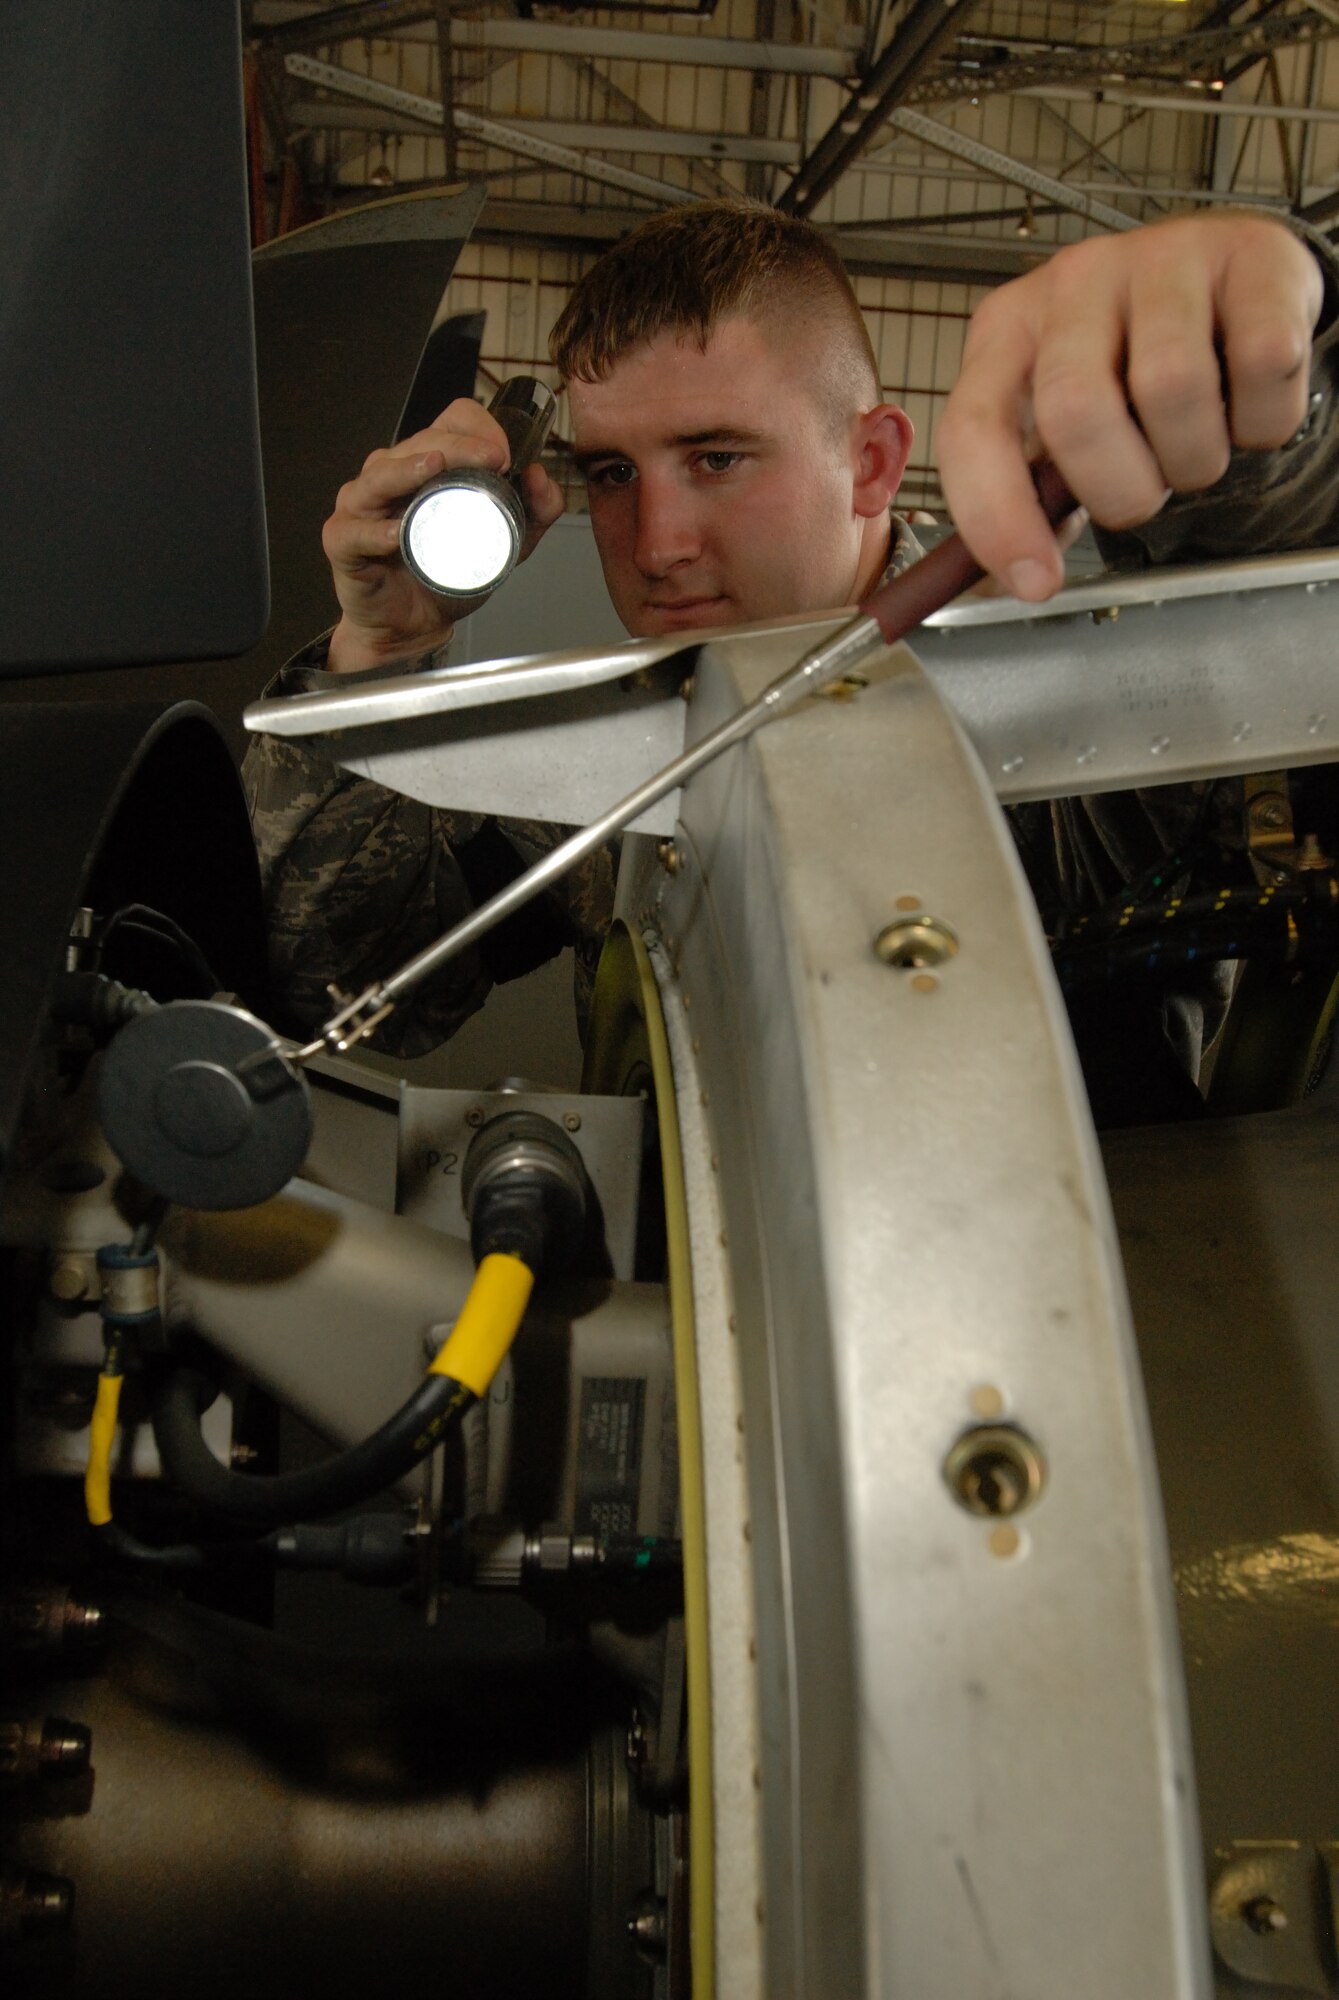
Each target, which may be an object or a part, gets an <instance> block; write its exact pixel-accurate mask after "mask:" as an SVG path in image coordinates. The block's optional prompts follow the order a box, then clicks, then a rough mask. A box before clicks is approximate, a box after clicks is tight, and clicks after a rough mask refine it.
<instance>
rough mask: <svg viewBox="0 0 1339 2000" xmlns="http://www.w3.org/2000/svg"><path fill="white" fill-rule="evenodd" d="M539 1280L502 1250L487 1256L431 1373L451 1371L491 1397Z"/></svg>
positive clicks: (475, 1275)
mask: <svg viewBox="0 0 1339 2000" xmlns="http://www.w3.org/2000/svg"><path fill="white" fill-rule="evenodd" d="M534 1282H535V1274H534V1272H533V1271H532V1270H531V1269H530V1267H529V1265H528V1264H523V1263H522V1262H521V1260H520V1258H519V1257H509V1256H506V1255H505V1254H504V1253H502V1252H500V1251H494V1252H493V1253H492V1254H491V1255H490V1256H487V1257H485V1258H484V1260H483V1262H482V1263H481V1264H480V1266H479V1268H478V1270H477V1271H476V1272H475V1274H474V1283H473V1284H472V1285H471V1286H470V1290H469V1296H468V1298H467V1299H466V1300H465V1303H464V1305H463V1306H462V1307H461V1309H460V1316H459V1318H458V1319H457V1321H456V1323H455V1325H454V1326H453V1327H452V1329H451V1331H450V1333H449V1334H448V1336H447V1338H446V1339H445V1340H444V1341H443V1342H442V1345H441V1347H440V1348H439V1349H438V1350H437V1353H436V1354H435V1355H434V1357H433V1360H432V1364H431V1366H430V1367H429V1369H428V1373H429V1375H449V1376H451V1378H452V1380H453V1381H456V1382H463V1383H464V1385H465V1387H466V1388H467V1389H472V1390H473V1391H474V1393H475V1395H476V1396H484V1395H486V1394H487V1393H488V1385H489V1383H490V1382H491V1381H492V1379H493V1377H494V1376H495V1375H496V1374H497V1371H498V1369H499V1368H500V1367H501V1366H502V1363H503V1361H504V1359H505V1358H506V1353H507V1349H508V1348H509V1347H510V1346H511V1344H512V1342H513V1340H515V1338H516V1333H517V1329H518V1328H519V1326H520V1324H521V1321H522V1319H523V1318H524V1316H525V1308H526V1305H527V1304H528V1302H529V1299H530V1293H531V1290H532V1288H533V1286H534Z"/></svg>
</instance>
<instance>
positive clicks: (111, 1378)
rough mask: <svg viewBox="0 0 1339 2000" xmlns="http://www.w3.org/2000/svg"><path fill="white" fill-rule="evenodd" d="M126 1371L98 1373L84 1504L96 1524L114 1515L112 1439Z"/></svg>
mask: <svg viewBox="0 0 1339 2000" xmlns="http://www.w3.org/2000/svg"><path fill="white" fill-rule="evenodd" d="M124 1380H125V1377H124V1375H99V1377H98V1394H97V1400H96V1402H95V1403H94V1405H93V1418H92V1421H91V1422H90V1424H89V1426H88V1469H87V1471H86V1472H85V1473H84V1506H85V1509H86V1510H87V1513H88V1518H89V1520H90V1521H91V1522H92V1524H93V1526H94V1527H95V1528H105V1527H107V1526H108V1524H109V1523H110V1521H111V1518H112V1441H113V1439H114V1438H115V1436H116V1415H117V1411H118V1410H119V1409H120V1406H121V1384H122V1382H124Z"/></svg>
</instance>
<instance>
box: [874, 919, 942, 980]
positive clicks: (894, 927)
mask: <svg viewBox="0 0 1339 2000" xmlns="http://www.w3.org/2000/svg"><path fill="white" fill-rule="evenodd" d="M957 952H958V940H957V937H956V936H955V935H954V933H953V932H952V931H951V930H950V929H949V927H948V925H947V924H945V923H941V922H940V920H939V918H938V917H931V916H917V917H910V916H908V917H902V918H900V919H899V920H898V921H897V922H896V923H893V924H886V925H885V926H884V928H883V929H882V930H881V931H880V932H879V933H878V935H877V936H876V937H875V939H874V956H875V957H876V958H877V959H878V960H879V961H880V962H881V964H883V965H891V966H895V967H896V968H897V969H898V970H899V971H902V972H924V971H925V970H926V969H927V968H930V967H933V966H937V965H943V964H944V962H945V960H946V959H950V958H955V957H956V956H957Z"/></svg>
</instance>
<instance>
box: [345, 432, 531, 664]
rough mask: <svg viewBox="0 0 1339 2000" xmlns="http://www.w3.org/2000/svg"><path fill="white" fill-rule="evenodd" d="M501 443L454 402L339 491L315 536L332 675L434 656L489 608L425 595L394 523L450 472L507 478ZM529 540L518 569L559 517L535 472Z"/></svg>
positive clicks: (526, 494) (526, 492)
mask: <svg viewBox="0 0 1339 2000" xmlns="http://www.w3.org/2000/svg"><path fill="white" fill-rule="evenodd" d="M509 464H510V448H509V446H508V443H507V438H506V434H505V432H504V431H503V429H502V427H501V425H500V424H498V423H497V422H496V421H495V420H494V419H493V418H492V417H491V416H490V415H489V414H488V412H487V410H485V409H482V408H481V407H480V405H479V404H478V403H475V402H472V401H471V400H470V399H469V398H468V397H462V398H460V399H459V400H458V401H456V402H454V403H452V404H450V405H449V407H448V408H447V409H445V410H443V412H442V414H441V416H440V417H438V419H437V420H436V422H435V423H432V424H429V426H428V428H427V429H426V430H422V431H417V432H415V434H414V435H413V436H412V437H408V438H404V439H403V440H402V441H401V442H400V443H399V444H397V445H392V446H391V447H390V448H389V449H388V450H385V451H374V452H373V453H372V454H371V456H370V457H369V458H368V459H367V460H366V461H365V462H364V465H363V469H362V471H361V472H360V473H359V474H358V476H357V478H356V479H351V480H350V481H349V482H348V484H347V485H345V486H342V487H341V488H340V490H339V493H338V495H337V496H336V500H335V511H334V513H333V514H332V515H331V516H330V519H329V520H328V521H327V522H326V524H325V526H324V528H323V529H322V531H321V544H322V547H323V548H324V550H325V553H326V558H327V560H328V561H329V564H330V569H331V574H332V576H333V578H334V584H335V595H336V596H337V597H338V599H339V603H340V611H341V616H340V620H339V623H338V624H337V625H336V627H335V629H334V632H333V633H332V634H331V639H330V656H329V665H330V669H331V671H332V672H333V673H342V674H349V673H360V672H362V671H364V670H365V669H366V668H368V667H379V666H384V665H386V664H387V663H388V662H390V661H392V660H408V659H412V658H414V657H415V656H417V655H418V654H420V653H426V652H428V651H430V650H431V649H432V648H434V647H437V646H442V645H444V644H445V643H446V641H447V639H449V637H450V636H451V628H452V626H453V625H454V624H455V621H456V620H457V619H458V618H460V617H463V616H464V615H465V614H466V613H467V612H469V611H473V610H477V609H478V607H479V606H480V605H481V604H483V603H485V602H486V601H487V596H488V593H487V592H484V593H483V594H481V595H480V596H479V597H478V598H477V599H470V600H467V601H466V602H463V603H462V602H461V601H460V600H459V599H456V600H452V601H448V600H447V599H445V598H442V597H440V596H438V595H437V594H436V592H434V591H431V590H427V589H425V588H424V586H423V585H422V584H420V583H419V582H418V581H417V579H416V578H415V577H414V576H412V575H411V573H410V572H409V570H407V569H406V568H405V565H404V563H403V562H402V561H401V559H400V548H399V535H400V516H401V514H402V513H403V512H404V509H405V506H406V503H407V502H408V501H410V500H411V499H412V498H413V496H414V495H415V493H417V492H418V491H419V489H420V488H421V487H423V486H426V485H427V484H428V482H429V481H430V480H433V479H436V478H438V477H440V475H441V474H442V473H443V472H446V471H448V470H454V469H455V468H456V467H458V466H477V467H481V468H483V469H485V470H488V471H491V472H506V471H507V470H508V467H509ZM521 492H522V498H523V499H524V502H525V511H526V518H527V521H528V523H529V530H528V533H527V535H526V538H525V543H524V546H523V549H522V557H521V559H522V561H524V559H525V557H526V556H528V555H529V553H530V551H531V549H533V548H534V546H535V544H536V542H538V540H539V538H540V536H541V535H542V534H543V533H544V531H545V529H546V528H549V527H551V526H552V524H553V523H554V522H555V521H556V520H557V518H558V516H559V515H560V514H561V513H562V511H563V496H562V492H561V489H560V488H559V487H558V486H556V485H555V484H554V482H553V480H551V479H550V478H549V476H548V474H547V473H546V472H545V471H544V470H543V468H542V467H541V466H539V465H530V466H527V467H526V469H525V471H524V472H523V473H522V475H521Z"/></svg>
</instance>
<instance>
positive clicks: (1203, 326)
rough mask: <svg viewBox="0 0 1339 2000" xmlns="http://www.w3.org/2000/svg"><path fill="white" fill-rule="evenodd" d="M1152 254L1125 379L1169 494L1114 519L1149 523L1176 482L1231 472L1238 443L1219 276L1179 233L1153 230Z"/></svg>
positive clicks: (1137, 282) (1134, 304)
mask: <svg viewBox="0 0 1339 2000" xmlns="http://www.w3.org/2000/svg"><path fill="white" fill-rule="evenodd" d="M1146 249H1147V251H1148V253H1149V254H1148V255H1147V256H1146V257H1145V259H1144V261H1143V262H1142V263H1140V264H1138V265H1136V266H1135V267H1134V268H1133V269H1132V272H1131V277H1130V298H1129V326H1128V334H1127V342H1128V345H1127V352H1126V360H1125V384H1126V389H1127V392H1128V395H1129V399H1130V403H1131V405H1132V407H1133V409H1134V412H1135V415H1136V417H1137V418H1138V421H1139V425H1140V427H1141V429H1142V431H1143V434H1144V436H1145V437H1146V438H1147V440H1148V446H1149V451H1150V452H1151V454H1152V459H1153V463H1154V466H1155V468H1156V472H1155V481H1154V483H1155V484H1156V485H1158V486H1159V487H1160V489H1161V491H1160V492H1159V494H1158V497H1157V501H1156V502H1155V504H1154V506H1152V507H1150V508H1148V509H1147V510H1146V511H1145V512H1142V513H1131V514H1130V515H1128V516H1127V517H1126V518H1125V519H1124V520H1110V521H1108V522H1106V525H1107V526H1108V527H1114V528H1119V527H1127V526H1133V525H1134V524H1135V523H1137V522H1139V521H1141V520H1146V519H1147V518H1148V517H1149V515H1150V514H1152V513H1154V512H1156V510H1157V506H1158V505H1160V504H1161V499H1162V494H1163V493H1165V492H1166V490H1167V489H1168V488H1169V487H1170V488H1171V489H1172V491H1173V492H1177V493H1196V492H1200V491H1201V490H1202V489H1203V488H1204V487H1206V486H1212V485H1213V484H1214V483H1215V482H1216V481H1217V480H1219V479H1221V478H1222V476H1223V474H1224V473H1225V472H1226V471H1227V462H1228V455H1229V451H1230V448H1231V447H1230V444H1229V440H1228V428H1227V411H1226V409H1225V407H1224V402H1223V372H1222V367H1221V364H1220V361H1219V356H1218V346H1217V325H1216V308H1215V301H1214V293H1213V273H1212V269H1211V267H1210V266H1208V265H1207V264H1206V263H1204V262H1201V261H1196V260H1193V259H1189V258H1187V257H1186V256H1185V255H1184V253H1183V251H1181V250H1180V249H1179V248H1178V239H1177V238H1176V237H1174V236H1170V235H1167V236H1162V237H1159V236H1158V233H1157V232H1156V231H1151V232H1150V240H1149V242H1148V244H1147V246H1146Z"/></svg>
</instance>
